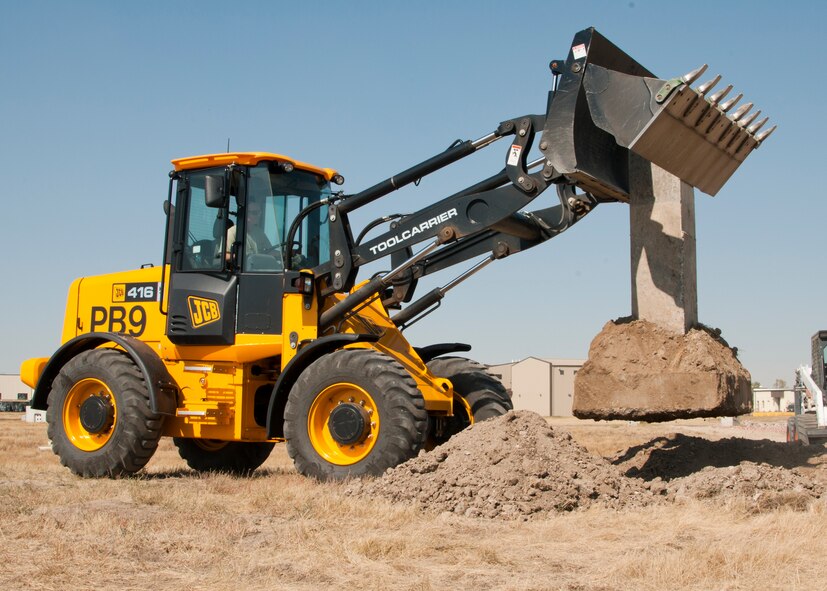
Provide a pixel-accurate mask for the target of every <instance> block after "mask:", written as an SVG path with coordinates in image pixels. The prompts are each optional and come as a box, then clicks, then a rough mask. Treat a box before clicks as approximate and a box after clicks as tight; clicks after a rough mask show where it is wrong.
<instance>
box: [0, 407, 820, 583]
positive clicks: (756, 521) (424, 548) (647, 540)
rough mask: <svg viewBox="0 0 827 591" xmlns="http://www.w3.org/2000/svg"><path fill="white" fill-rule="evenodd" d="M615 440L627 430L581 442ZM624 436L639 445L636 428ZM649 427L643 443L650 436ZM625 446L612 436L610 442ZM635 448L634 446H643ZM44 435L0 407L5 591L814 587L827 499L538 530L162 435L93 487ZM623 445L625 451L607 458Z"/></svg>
mask: <svg viewBox="0 0 827 591" xmlns="http://www.w3.org/2000/svg"><path fill="white" fill-rule="evenodd" d="M589 433H592V434H593V439H594V440H595V441H596V442H597V444H596V447H601V446H603V447H606V448H611V447H612V446H616V445H617V444H618V443H619V442H620V439H617V437H619V435H618V433H617V432H611V431H610V432H609V433H608V434H607V433H605V430H603V433H602V435H601V434H600V433H601V430H600V429H591V428H590V429H582V430H581V432H579V433H578V434H577V435H576V437H577V438H578V439H579V440H581V442H586V440H588V438H589ZM623 436H624V437H626V438H627V439H634V437H633V435H632V434H631V433H629V432H628V430H627V431H624V435H623ZM650 436H651V435H650V434H649V433H648V432H646V433H641V434H639V435H638V437H643V440H645V439H646V438H648V437H650ZM612 438H615V439H616V440H614V443H611V441H612ZM635 443H639V441H638V442H635ZM47 444H48V442H47V441H46V430H45V426H44V425H28V424H26V423H23V422H22V421H20V420H19V415H9V414H0V544H2V547H3V549H4V551H5V554H4V568H3V569H2V570H0V588H2V589H65V588H70V587H77V588H81V589H84V588H92V587H95V588H100V589H141V590H144V589H148V588H154V589H172V588H175V589H181V590H187V589H272V588H276V587H278V588H284V589H320V588H322V589H324V588H332V587H351V588H366V589H391V588H392V589H412V590H428V589H445V588H458V589H466V588H479V589H515V590H518V589H519V590H524V589H568V590H572V591H574V590H579V591H587V590H598V589H605V590H609V589H643V590H648V589H652V590H654V589H698V590H709V589H782V588H783V589H787V590H791V589H814V588H818V587H822V586H824V585H825V584H827V575H825V574H823V569H822V568H821V562H822V561H821V557H822V556H823V555H824V554H825V550H827V543H825V542H824V537H823V536H822V535H820V534H821V531H822V530H824V528H825V526H827V506H825V505H824V504H821V503H819V504H817V505H815V506H813V507H810V508H809V509H808V510H807V511H799V512H795V511H791V510H789V509H777V510H771V511H768V512H765V513H762V514H757V515H756V514H753V513H751V512H750V511H748V510H746V509H745V508H744V507H740V506H738V505H737V504H735V505H730V506H720V505H714V504H706V503H702V502H694V501H693V502H690V503H685V504H679V505H671V506H663V507H654V508H649V509H645V510H636V511H626V512H612V511H609V510H590V511H586V512H581V513H574V514H567V515H560V516H557V517H554V518H552V519H549V520H546V521H541V522H532V523H508V522H490V521H484V520H476V519H470V518H462V517H457V516H453V515H451V516H447V515H430V514H423V513H420V512H419V511H418V510H417V509H416V508H414V507H410V506H401V505H397V506H394V505H391V504H388V503H386V502H383V501H380V500H374V501H370V502H365V501H363V500H356V499H354V498H350V497H347V496H344V495H343V494H342V487H340V486H338V485H335V484H329V485H323V484H318V483H315V482H312V481H309V480H307V479H304V478H302V477H300V476H298V475H296V474H295V473H294V472H293V469H292V465H291V464H290V462H289V460H288V458H287V457H286V454H285V452H284V449H283V448H280V447H277V448H276V451H275V452H274V454H273V456H272V457H271V458H270V460H268V462H267V463H266V464H265V470H264V471H263V472H260V473H259V474H257V475H256V476H255V477H253V478H246V479H245V478H240V479H239V478H232V477H228V476H223V475H206V476H202V475H197V474H194V473H192V472H190V471H189V470H186V469H185V467H184V464H183V462H182V461H181V460H179V459H178V457H177V454H176V452H175V449H174V448H173V447H172V445H171V444H170V443H169V442H167V441H164V442H162V446H161V448H160V450H159V452H158V454H157V455H156V456H155V458H153V460H152V462H151V463H150V465H149V469H148V471H147V473H146V474H144V475H143V476H142V477H140V478H132V479H124V480H114V481H113V480H82V479H80V478H76V477H74V476H72V475H71V474H70V473H69V472H68V471H67V470H65V469H64V468H63V467H61V466H60V464H59V461H58V459H57V458H56V457H55V456H54V455H53V454H52V453H51V452H50V451H49V450H40V449H39V447H40V446H46V445H47ZM612 451H616V450H612Z"/></svg>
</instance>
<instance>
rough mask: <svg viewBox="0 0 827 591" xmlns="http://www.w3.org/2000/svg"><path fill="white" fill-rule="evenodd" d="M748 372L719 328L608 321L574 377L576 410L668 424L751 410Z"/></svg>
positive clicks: (580, 414) (585, 414) (576, 412)
mask: <svg viewBox="0 0 827 591" xmlns="http://www.w3.org/2000/svg"><path fill="white" fill-rule="evenodd" d="M750 380H751V378H750V374H749V372H748V371H747V370H746V369H744V367H743V366H742V365H741V362H740V361H738V358H737V357H736V356H735V351H734V350H733V349H731V348H730V347H729V346H728V344H727V343H726V341H724V340H723V339H721V338H720V331H713V330H712V329H707V328H705V327H702V328H694V329H692V330H690V331H689V332H688V333H687V334H685V335H684V334H676V333H673V332H670V331H668V330H666V329H664V328H662V327H660V326H658V325H656V324H653V323H651V322H646V321H644V320H631V319H628V318H625V319H619V320H617V321H614V322H608V323H606V325H605V326H604V327H603V330H602V331H601V332H600V334H598V335H597V336H596V337H595V338H594V340H593V341H592V343H591V346H590V348H589V359H588V361H587V362H586V363H585V364H584V365H583V368H582V369H581V370H580V371H579V372H577V376H576V377H575V382H574V402H573V411H574V415H575V416H577V417H579V418H587V419H627V420H645V421H670V420H674V419H685V418H692V417H715V416H736V415H741V414H746V413H749V412H751V411H752V395H751V389H750Z"/></svg>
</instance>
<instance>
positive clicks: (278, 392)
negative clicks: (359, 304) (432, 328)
mask: <svg viewBox="0 0 827 591" xmlns="http://www.w3.org/2000/svg"><path fill="white" fill-rule="evenodd" d="M378 340H379V336H378V335H374V334H353V333H342V334H332V335H328V336H326V337H319V338H318V339H316V340H314V341H313V342H312V343H310V344H308V345H307V346H305V347H302V349H301V350H300V351H299V352H298V353H296V356H295V357H293V359H291V360H290V362H289V363H288V364H287V366H286V367H285V368H284V371H282V372H281V374H280V375H279V377H278V379H277V380H276V385H275V386H273V393H272V394H271V395H270V404H269V405H268V407H267V438H268V439H273V438H277V437H284V424H283V421H282V418H283V417H284V407H285V406H286V405H287V395H288V394H290V389H291V388H292V387H293V384H295V383H296V380H297V379H298V378H299V376H300V375H301V373H302V372H303V371H304V370H305V369H307V367H308V366H309V365H310V364H311V363H313V362H314V361H316V360H317V359H318V358H319V357H321V356H322V355H326V354H328V353H332V352H333V351H335V350H337V349H341V348H342V347H344V346H345V345H352V344H353V343H375V342H376V341H378Z"/></svg>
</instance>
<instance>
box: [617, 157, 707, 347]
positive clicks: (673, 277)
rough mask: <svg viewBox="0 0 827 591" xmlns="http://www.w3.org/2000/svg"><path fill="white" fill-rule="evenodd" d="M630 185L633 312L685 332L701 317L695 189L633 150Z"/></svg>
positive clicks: (634, 314) (670, 328)
mask: <svg viewBox="0 0 827 591" xmlns="http://www.w3.org/2000/svg"><path fill="white" fill-rule="evenodd" d="M629 187H630V200H629V211H630V217H629V221H630V225H629V227H630V242H631V256H632V316H633V317H635V318H638V319H640V320H648V321H650V322H654V323H655V324H658V325H660V326H662V327H664V328H667V329H669V330H671V331H672V332H678V333H685V332H686V331H688V330H689V329H690V328H692V327H693V326H695V325H696V324H697V322H698V288H697V271H696V258H695V196H694V191H693V189H692V187H691V186H690V185H688V184H686V183H684V182H683V181H681V180H680V179H679V178H678V177H676V176H674V175H672V174H670V173H668V172H666V171H665V170H663V169H662V168H659V167H658V166H655V165H654V164H652V163H650V162H648V161H646V160H643V159H642V158H640V157H638V156H635V155H634V154H632V155H631V156H630V161H629Z"/></svg>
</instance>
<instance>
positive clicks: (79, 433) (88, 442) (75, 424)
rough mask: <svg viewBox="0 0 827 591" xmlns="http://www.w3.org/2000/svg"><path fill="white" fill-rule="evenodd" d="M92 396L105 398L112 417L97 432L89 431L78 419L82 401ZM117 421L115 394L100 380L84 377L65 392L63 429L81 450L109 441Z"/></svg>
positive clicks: (94, 449)
mask: <svg viewBox="0 0 827 591" xmlns="http://www.w3.org/2000/svg"><path fill="white" fill-rule="evenodd" d="M94 396H99V397H102V398H105V399H106V401H107V402H108V403H109V404H110V405H111V406H112V419H111V420H110V421H108V424H107V425H106V426H105V427H104V428H103V430H101V431H100V432H98V433H90V432H89V431H87V430H86V428H85V427H84V426H83V423H81V420H80V408H81V406H82V405H83V403H84V402H86V401H87V400H89V399H90V398H92V397H94ZM117 422H118V408H117V406H116V404H115V396H114V395H113V394H112V390H110V389H109V386H107V385H106V384H105V383H103V382H102V381H100V380H98V379H95V378H86V379H83V380H80V381H79V382H77V383H76V384H75V385H74V386H72V388H71V389H70V390H69V392H68V394H66V400H65V402H64V404H63V430H64V431H65V432H66V437H68V439H69V441H70V442H71V443H72V445H74V446H75V447H76V448H78V449H80V450H83V451H97V450H99V449H100V448H102V447H103V446H104V445H106V444H107V443H108V442H109V439H111V437H112V433H113V432H114V431H115V425H116V424H117Z"/></svg>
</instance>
